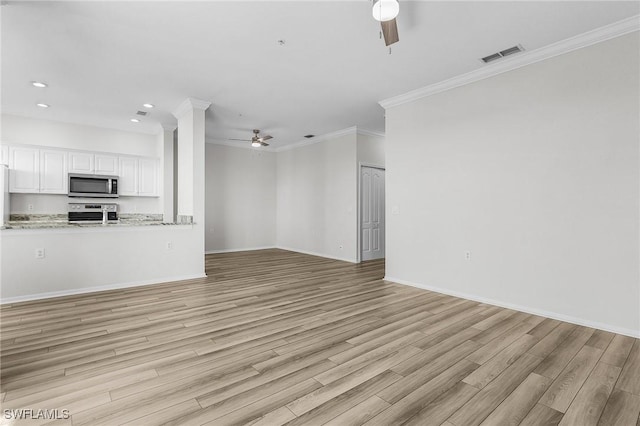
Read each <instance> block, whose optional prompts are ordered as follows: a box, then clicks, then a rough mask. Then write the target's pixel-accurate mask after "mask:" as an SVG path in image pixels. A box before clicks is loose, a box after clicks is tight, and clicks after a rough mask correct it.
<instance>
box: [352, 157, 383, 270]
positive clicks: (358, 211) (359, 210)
mask: <svg viewBox="0 0 640 426" xmlns="http://www.w3.org/2000/svg"><path fill="white" fill-rule="evenodd" d="M363 167H369V168H371V169H379V170H384V171H385V185H384V186H385V188H384V192H385V197H384V199H385V206H384V208H385V210H386V208H387V184H386V182H387V179H386V172H387V170H386V169H385V167H384V166H383V165H380V164H374V163H366V162H362V161H360V162H358V203H357V205H358V207H357V208H356V216H357V220H356V222H357V226H358V243H357V244H356V247H357V252H358V253H357V256H356V263H362V168H363ZM385 217H386V215H385ZM385 222H386V218H385ZM384 228H385V234H386V229H387V224H386V223H385V227H384ZM385 251H386V235H385Z"/></svg>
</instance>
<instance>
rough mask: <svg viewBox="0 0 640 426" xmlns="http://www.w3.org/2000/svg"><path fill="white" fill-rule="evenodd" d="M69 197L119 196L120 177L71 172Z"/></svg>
mask: <svg viewBox="0 0 640 426" xmlns="http://www.w3.org/2000/svg"><path fill="white" fill-rule="evenodd" d="M69 197H85V198H118V177H117V176H100V175H82V174H75V173H69Z"/></svg>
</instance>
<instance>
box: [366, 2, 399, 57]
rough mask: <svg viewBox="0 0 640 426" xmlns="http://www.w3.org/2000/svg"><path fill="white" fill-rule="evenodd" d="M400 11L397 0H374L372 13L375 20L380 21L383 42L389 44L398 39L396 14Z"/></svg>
mask: <svg viewBox="0 0 640 426" xmlns="http://www.w3.org/2000/svg"><path fill="white" fill-rule="evenodd" d="M398 13H400V4H399V3H398V0H375V1H374V3H373V9H372V14H373V18H374V19H375V20H376V21H380V25H381V26H382V35H383V36H384V44H385V45H386V46H390V45H392V44H393V43H397V42H398V41H400V37H399V36H398V23H397V22H396V16H398Z"/></svg>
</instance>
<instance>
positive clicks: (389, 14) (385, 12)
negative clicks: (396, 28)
mask: <svg viewBox="0 0 640 426" xmlns="http://www.w3.org/2000/svg"><path fill="white" fill-rule="evenodd" d="M372 12H373V19H375V20H376V21H380V22H385V21H390V20H392V19H395V17H396V16H398V13H400V4H399V3H398V1H397V0H378V1H376V2H375V3H374V4H373V9H372Z"/></svg>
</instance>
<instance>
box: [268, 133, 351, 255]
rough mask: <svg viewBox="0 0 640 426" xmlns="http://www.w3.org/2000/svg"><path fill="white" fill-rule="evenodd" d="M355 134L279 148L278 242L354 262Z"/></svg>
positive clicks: (284, 246)
mask: <svg viewBox="0 0 640 426" xmlns="http://www.w3.org/2000/svg"><path fill="white" fill-rule="evenodd" d="M356 139H357V137H356V134H355V132H354V133H352V134H348V135H345V136H342V137H337V138H335V139H328V140H323V141H321V142H318V143H315V144H312V145H306V146H302V147H299V148H295V149H291V150H286V151H282V152H278V156H277V188H278V189H277V228H278V232H277V245H278V246H279V247H282V248H286V249H290V250H295V251H300V252H307V253H313V254H319V255H322V256H326V257H333V258H337V259H343V260H347V261H351V262H355V261H356V258H357V244H356V243H357V221H356V208H357V204H356V200H357V154H356V151H357V141H356ZM341 246H342V248H341Z"/></svg>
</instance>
